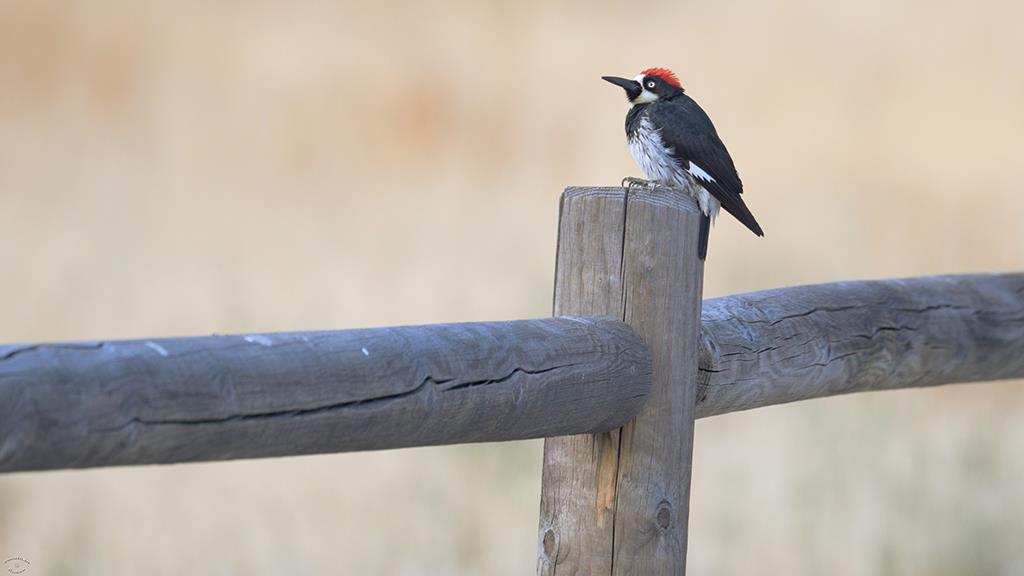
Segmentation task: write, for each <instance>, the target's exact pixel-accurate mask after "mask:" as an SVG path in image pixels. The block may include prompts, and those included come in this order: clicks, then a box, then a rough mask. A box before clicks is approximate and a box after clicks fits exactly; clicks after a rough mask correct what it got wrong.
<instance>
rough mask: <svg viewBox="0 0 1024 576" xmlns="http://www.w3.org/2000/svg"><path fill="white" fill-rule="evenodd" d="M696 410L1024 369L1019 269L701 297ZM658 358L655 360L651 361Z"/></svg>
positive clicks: (995, 376)
mask: <svg viewBox="0 0 1024 576" xmlns="http://www.w3.org/2000/svg"><path fill="white" fill-rule="evenodd" d="M702 325H703V326H702V337H701V340H702V342H701V368H700V389H699V391H698V394H699V396H698V401H697V416H698V417H705V416H714V415H716V414H724V413H727V412H735V411H737V410H747V409H750V408H758V407H761V406H768V405H772V404H782V403H785V402H794V401H796V400H805V399H809V398H820V397H824V396H832V395H836V394H846V393H849V392H864V391H869V390H888V389H895V388H909V387H916V386H937V385H940V384H950V383H955V382H979V381H984V380H1000V379H1007V378H1021V377H1024V274H1020V273H1017V274H992V275H963V276H932V277H924V278H909V279H902V280H883V281H870V282H838V283H834V284H820V285H815V286H798V287H791V288H782V289H778V290H766V291H764V292H754V293H750V294H741V295H738V296H729V297H726V298H716V299H713V300H708V301H706V302H704V311H703V318H702ZM655 370H657V363H655Z"/></svg>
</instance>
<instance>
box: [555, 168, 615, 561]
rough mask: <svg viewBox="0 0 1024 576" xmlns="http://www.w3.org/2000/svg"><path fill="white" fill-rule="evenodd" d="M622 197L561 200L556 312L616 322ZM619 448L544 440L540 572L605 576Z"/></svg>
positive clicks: (611, 442)
mask: <svg viewBox="0 0 1024 576" xmlns="http://www.w3.org/2000/svg"><path fill="white" fill-rule="evenodd" d="M625 200H626V199H625V192H624V191H623V190H622V189H621V188H569V189H567V190H566V191H565V193H564V194H563V195H562V201H561V209H560V211H559V212H560V218H559V231H558V248H557V254H556V265H555V296H554V312H555V314H556V315H559V314H587V315H603V316H607V317H611V318H617V319H621V318H622V296H623V294H622V242H623V232H624V226H625V215H626V201H625ZM618 451H619V430H618V429H614V430H611V431H608V432H603V433H598V434H585V435H576V436H565V437H555V438H548V439H546V440H545V441H544V468H543V472H542V475H541V500H540V530H539V542H538V550H537V557H538V560H537V573H538V574H543V575H553V574H555V573H556V572H557V573H558V574H611V563H612V534H613V532H612V528H613V521H614V504H615V482H616V478H617V473H618Z"/></svg>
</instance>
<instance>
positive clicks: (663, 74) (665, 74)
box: [641, 68, 683, 88]
mask: <svg viewBox="0 0 1024 576" xmlns="http://www.w3.org/2000/svg"><path fill="white" fill-rule="evenodd" d="M641 74H643V75H644V76H657V77H658V78H661V79H662V80H664V81H665V82H668V83H669V84H671V85H673V86H675V87H676V88H682V87H683V85H682V84H680V83H679V78H677V77H676V75H675V73H674V72H672V71H671V70H669V69H668V68H648V69H647V70H644V71H643V72H641Z"/></svg>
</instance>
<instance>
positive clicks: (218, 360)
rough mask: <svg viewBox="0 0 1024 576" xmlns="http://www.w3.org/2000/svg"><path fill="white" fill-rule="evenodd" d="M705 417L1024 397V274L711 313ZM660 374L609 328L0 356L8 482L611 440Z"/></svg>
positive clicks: (756, 303)
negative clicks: (982, 395) (279, 459)
mask: <svg viewBox="0 0 1024 576" xmlns="http://www.w3.org/2000/svg"><path fill="white" fill-rule="evenodd" d="M701 332H702V333H701V350H700V371H699V376H698V390H697V405H696V414H697V417H706V416H714V415H716V414H724V413H727V412H734V411H737V410H746V409H750V408H757V407H761V406H768V405H772V404H781V403H785V402H793V401H796V400H805V399H809V398H819V397H824V396H831V395H836V394H844V393H849V392H862V391H869V390H885V389H894V388H907V387H915V386H936V385H940V384H949V383H954V382H977V381H985V380H997V379H1006V378H1021V377H1024V274H1000V275H970V276H937V277H926V278H914V279H905V280H885V281H874V282H841V283H836V284H822V285H816V286H800V287H793V288H782V289H778V290H768V291H764V292H754V293H750V294H742V295H738V296H730V297H726V298H717V299H713V300H707V301H705V302H704V306H703V313H702V327H701ZM650 386H651V356H650V353H649V351H648V350H647V348H646V347H645V346H644V344H643V343H642V342H641V341H640V338H639V337H638V336H637V335H636V334H635V333H634V332H633V331H632V330H631V329H630V328H629V327H628V326H626V325H625V324H623V323H622V322H618V321H616V320H610V319H600V318H583V317H577V318H572V317H560V318H548V319H540V320H523V321H515V322H481V323H470V324H440V325H428V326H411V327H400V328H375V329H365V330H345V331H329V332H296V333H280V334H252V335H247V336H245V335H243V336H210V337H200V338H169V339H159V340H133V341H105V342H77V343H65V344H39V345H23V346H17V345H16V346H0V472H5V471H16V470H41V469H54V468H79V467H89V466H112V465H128V464H149V463H169V462H192V461H202V460H226V459H233V458H256V457H269V456H290V455H299V454H314V453H324V452H344V451H354V450H372V449H381V448H399V447H407V446H425V445H438V444H456V443H463V442H486V441H498V440H514V439H523V438H538V437H550V436H561V435H568V434H581V433H592V432H602V431H608V430H613V429H615V428H617V427H620V426H622V425H623V424H625V423H626V422H627V421H629V420H630V419H631V418H632V417H633V416H634V415H636V414H637V413H638V412H639V411H640V409H641V407H642V405H643V403H644V401H645V399H646V397H647V394H648V392H649V390H650Z"/></svg>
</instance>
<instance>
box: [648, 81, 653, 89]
mask: <svg viewBox="0 0 1024 576" xmlns="http://www.w3.org/2000/svg"><path fill="white" fill-rule="evenodd" d="M647 87H648V88H654V81H653V80H649V81H648V82H647Z"/></svg>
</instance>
